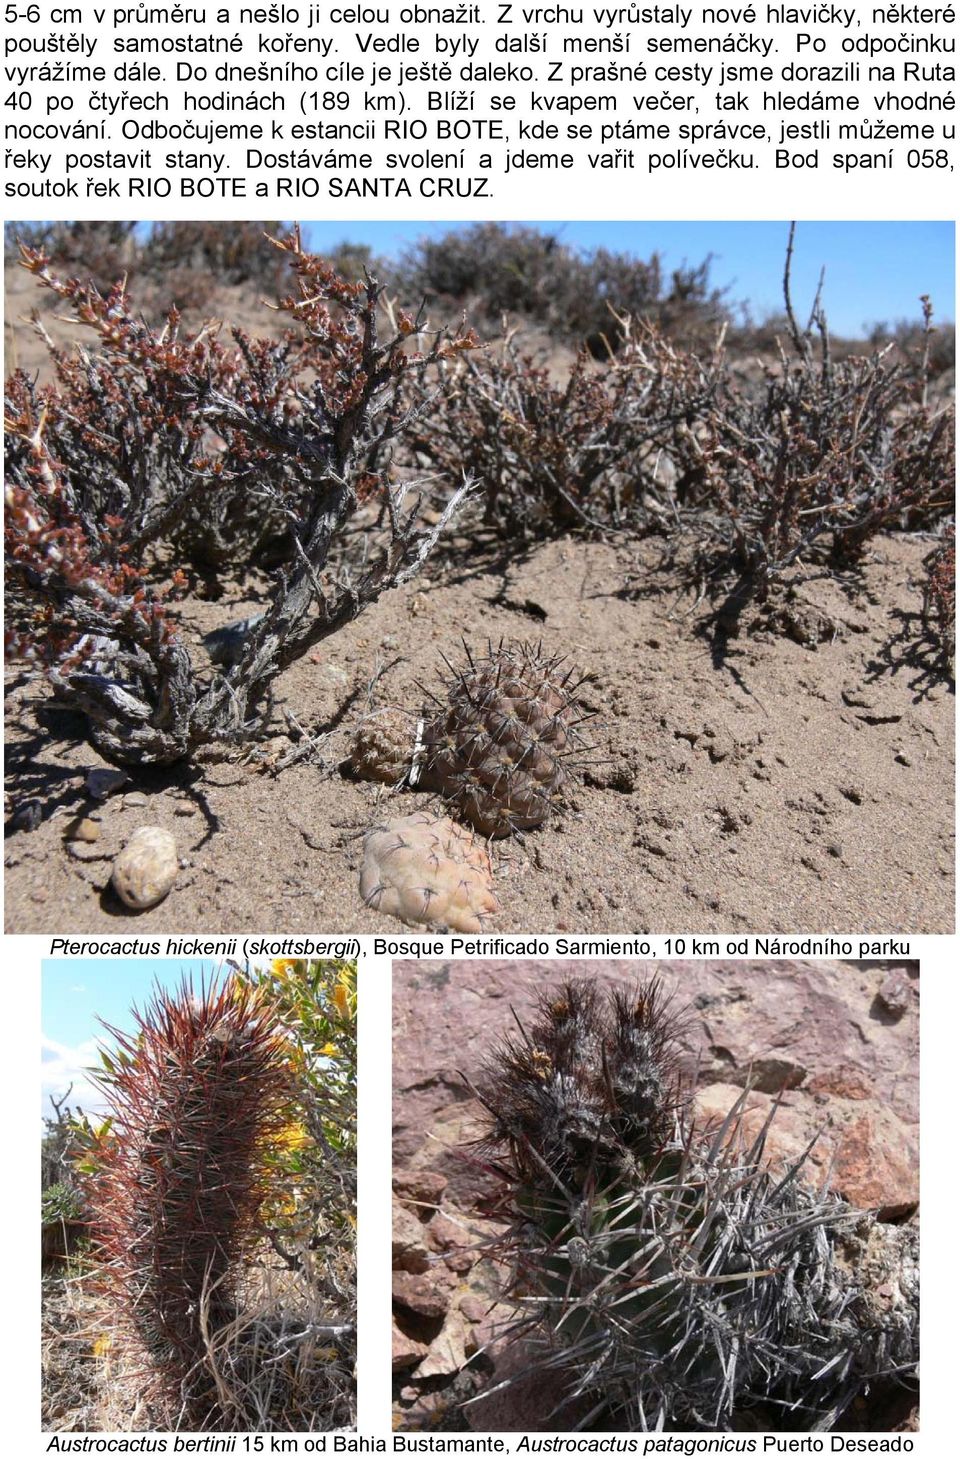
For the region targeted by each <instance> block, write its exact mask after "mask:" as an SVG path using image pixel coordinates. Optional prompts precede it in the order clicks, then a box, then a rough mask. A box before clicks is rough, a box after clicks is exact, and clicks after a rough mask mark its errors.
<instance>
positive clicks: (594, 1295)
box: [477, 981, 918, 1431]
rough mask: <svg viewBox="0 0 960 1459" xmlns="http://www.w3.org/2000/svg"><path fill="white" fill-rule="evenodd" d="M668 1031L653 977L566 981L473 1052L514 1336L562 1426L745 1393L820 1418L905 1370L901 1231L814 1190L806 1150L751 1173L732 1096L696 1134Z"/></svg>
mask: <svg viewBox="0 0 960 1459" xmlns="http://www.w3.org/2000/svg"><path fill="white" fill-rule="evenodd" d="M676 1031H677V1018H676V1014H675V1013H674V1011H673V1010H672V1008H671V1005H670V1001H669V999H666V998H665V997H664V996H663V993H662V990H661V986H660V984H659V983H657V982H656V981H653V982H649V983H646V984H641V985H639V986H638V988H637V990H636V993H635V995H634V996H633V997H628V996H626V995H624V994H622V993H615V994H613V995H612V997H611V998H610V999H609V1000H604V999H602V998H601V996H600V995H599V994H598V992H597V990H596V987H595V986H594V985H593V984H591V983H588V982H571V983H568V984H566V985H564V986H563V987H562V988H561V989H560V990H559V991H557V992H555V993H552V994H551V993H547V994H544V995H543V996H542V997H541V1000H540V1006H539V1012H538V1016H537V1018H536V1021H535V1022H534V1024H533V1026H532V1027H531V1028H530V1030H529V1032H526V1031H523V1030H521V1034H520V1036H519V1037H517V1036H516V1035H514V1036H511V1037H509V1038H508V1039H507V1040H506V1041H505V1042H503V1043H502V1044H501V1045H500V1047H499V1048H498V1049H497V1050H496V1052H495V1054H494V1055H493V1057H492V1059H491V1061H490V1062H489V1064H488V1067H487V1070H486V1074H485V1077H484V1079H483V1081H482V1082H481V1086H480V1088H479V1090H478V1091H477V1093H478V1096H479V1098H480V1100H481V1102H482V1103H483V1105H484V1107H485V1109H486V1111H487V1113H488V1131H487V1135H486V1139H485V1141H484V1144H485V1147H486V1149H487V1152H488V1154H489V1155H490V1156H492V1160H493V1168H494V1171H495V1172H496V1173H497V1174H498V1175H499V1176H500V1177H501V1178H502V1180H503V1182H504V1185H503V1191H502V1194H501V1198H500V1201H499V1204H498V1206H497V1208H496V1210H497V1214H498V1216H499V1217H500V1218H501V1219H503V1218H505V1219H506V1220H507V1221H508V1223H509V1225H508V1228H507V1231H506V1234H505V1235H504V1236H503V1237H502V1238H500V1239H499V1240H498V1241H497V1242H496V1243H495V1244H494V1249H495V1251H497V1252H498V1253H499V1255H500V1256H501V1258H505V1259H507V1260H508V1261H509V1262H510V1263H511V1265H512V1267H513V1270H514V1281H513V1284H512V1286H511V1289H510V1292H509V1294H508V1295H509V1296H512V1297H513V1298H514V1299H515V1301H516V1304H517V1312H518V1318H517V1326H516V1330H515V1331H516V1335H517V1336H518V1337H519V1336H520V1335H523V1336H524V1337H525V1338H526V1340H527V1342H528V1343H529V1341H530V1335H531V1333H534V1334H536V1335H537V1337H536V1342H535V1346H534V1349H533V1351H530V1350H529V1349H528V1353H527V1356H528V1357H529V1359H530V1362H536V1358H535V1356H534V1353H535V1351H536V1346H537V1345H538V1346H539V1347H540V1348H541V1350H542V1354H543V1356H542V1359H541V1361H542V1365H543V1370H544V1372H545V1373H548V1374H549V1375H551V1377H552V1379H553V1382H554V1383H556V1382H557V1380H558V1379H559V1381H560V1383H561V1384H562V1383H563V1382H564V1380H566V1387H565V1392H564V1394H563V1396H562V1397H561V1398H560V1400H559V1402H558V1405H557V1409H555V1410H554V1412H555V1413H556V1412H564V1411H565V1412H566V1413H567V1414H568V1420H567V1421H568V1422H569V1413H570V1409H569V1408H567V1407H566V1406H567V1405H568V1404H569V1405H572V1407H573V1411H574V1414H576V1415H577V1416H579V1417H580V1418H581V1422H582V1423H583V1424H586V1423H590V1424H591V1425H594V1424H599V1426H600V1427H614V1426H624V1427H627V1428H632V1429H639V1430H644V1431H645V1430H648V1429H660V1428H686V1429H725V1428H730V1427H731V1426H734V1425H736V1426H739V1423H740V1421H741V1420H740V1416H741V1415H743V1414H744V1413H745V1412H746V1411H747V1410H751V1409H752V1410H754V1413H755V1415H759V1423H760V1426H761V1427H763V1426H767V1427H777V1428H780V1427H785V1426H786V1427H799V1428H804V1429H814V1430H819V1429H825V1428H829V1427H832V1426H834V1425H836V1423H837V1421H838V1419H839V1418H840V1416H841V1415H842V1414H843V1413H844V1411H845V1410H846V1409H847V1407H848V1406H849V1405H850V1404H851V1403H852V1402H853V1400H854V1399H855V1398H856V1397H857V1396H858V1395H859V1394H861V1393H863V1392H864V1391H866V1389H867V1388H868V1387H869V1386H870V1385H871V1384H872V1383H873V1382H874V1381H875V1380H878V1379H880V1378H891V1377H895V1376H898V1375H905V1374H909V1373H911V1372H912V1370H913V1369H914V1367H915V1365H916V1361H917V1348H918V1337H917V1333H918V1277H917V1233H916V1229H915V1228H913V1227H891V1226H883V1225H882V1224H881V1223H879V1222H877V1220H876V1219H875V1218H874V1217H873V1216H872V1215H871V1214H869V1213H865V1212H861V1211H855V1210H852V1209H851V1208H850V1207H848V1206H846V1205H845V1204H844V1203H843V1202H842V1201H841V1200H839V1199H838V1198H836V1197H834V1196H829V1195H827V1194H826V1193H825V1192H823V1191H822V1190H821V1191H819V1192H817V1191H814V1190H813V1189H811V1188H810V1187H808V1186H807V1185H805V1184H804V1183H803V1180H802V1173H803V1170H804V1165H805V1159H806V1157H805V1156H804V1157H803V1158H802V1159H801V1160H799V1161H797V1162H796V1163H795V1164H794V1165H792V1166H791V1167H790V1168H789V1169H787V1170H785V1171H781V1172H774V1171H772V1170H769V1169H767V1168H766V1167H765V1165H764V1161H763V1152H764V1142H765V1139H766V1134H767V1130H768V1128H769V1121H768V1124H767V1126H766V1127H765V1128H764V1129H763V1130H762V1131H761V1133H760V1135H759V1136H758V1137H757V1139H756V1140H755V1141H754V1142H753V1143H752V1145H750V1146H749V1148H747V1147H746V1142H745V1140H744V1138H743V1134H742V1112H743V1108H744V1104H745V1102H746V1098H747V1091H744V1094H743V1095H742V1096H741V1098H740V1100H738V1102H737V1104H736V1105H735V1106H734V1108H733V1109H732V1110H731V1112H730V1114H729V1115H728V1116H727V1118H726V1120H724V1121H723V1122H722V1124H720V1125H719V1127H717V1128H714V1129H706V1130H700V1129H697V1128H696V1127H695V1125H694V1123H693V1119H692V1116H691V1113H690V1091H689V1090H688V1089H685V1088H684V1087H683V1086H682V1085H681V1081H680V1079H679V1077H678V1073H677V1060H676V1045H675V1042H674V1038H675V1034H676ZM764 1414H765V1415H766V1420H764V1417H763V1415H764ZM756 1421H757V1419H756V1418H755V1419H754V1420H753V1422H754V1423H755V1422H756Z"/></svg>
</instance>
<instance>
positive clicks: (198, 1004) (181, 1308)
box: [89, 979, 289, 1429]
mask: <svg viewBox="0 0 960 1459" xmlns="http://www.w3.org/2000/svg"><path fill="white" fill-rule="evenodd" d="M134 1017H135V1020H136V1025H137V1027H136V1030H135V1032H134V1033H132V1034H129V1035H127V1034H122V1033H120V1032H118V1031H117V1030H116V1029H109V1030H108V1031H109V1032H110V1033H111V1034H112V1035H113V1037H114V1039H115V1040H116V1052H115V1053H114V1054H112V1055H107V1056H105V1058H104V1066H105V1073H104V1074H103V1075H102V1076H101V1077H100V1079H99V1083H100V1086H101V1088H102V1089H103V1091H104V1093H105V1095H106V1098H107V1102H108V1109H109V1113H110V1115H111V1117H112V1125H111V1128H110V1133H109V1136H108V1138H107V1139H106V1140H105V1141H103V1142H102V1144H101V1148H100V1150H99V1151H98V1158H97V1161H96V1169H95V1171H94V1173H93V1174H92V1175H91V1177H90V1190H89V1194H90V1201H91V1209H92V1210H93V1213H94V1220H93V1224H94V1229H95V1233H96V1235H97V1237H98V1239H99V1243H100V1247H101V1254H102V1256H103V1258H104V1262H103V1267H102V1271H103V1281H104V1285H105V1288H106V1293H107V1295H108V1298H109V1300H110V1303H111V1306H112V1309H113V1311H114V1313H115V1316H116V1319H117V1321H118V1324H119V1325H120V1327H121V1328H122V1329H125V1330H126V1331H127V1332H128V1333H129V1335H130V1336H131V1337H132V1338H133V1339H134V1341H135V1343H136V1344H137V1346H138V1347H139V1349H140V1350H142V1352H143V1353H144V1355H145V1358H146V1361H147V1366H148V1372H149V1376H150V1380H151V1393H150V1397H151V1398H152V1399H153V1401H154V1403H155V1404H156V1406H157V1408H158V1409H159V1411H160V1412H162V1413H163V1414H164V1415H165V1419H166V1422H167V1423H168V1424H169V1425H171V1426H172V1425H174V1424H175V1425H177V1426H183V1427H187V1428H193V1429H205V1428H218V1427H223V1426H227V1427H230V1426H232V1423H226V1424H225V1420H226V1415H224V1414H223V1413H222V1412H221V1411H220V1408H219V1404H218V1386H217V1379H216V1373H215V1371H214V1368H215V1364H214V1362H213V1359H212V1347H213V1345H215V1342H216V1337H217V1334H218V1333H220V1332H222V1331H223V1330H224V1329H225V1328H227V1327H228V1325H229V1324H230V1323H231V1321H232V1320H233V1318H234V1316H235V1313H236V1306H235V1300H234V1281H235V1278H236V1276H237V1274H238V1269H239V1267H240V1264H241V1262H242V1260H243V1258H244V1257H245V1256H247V1255H249V1253H250V1249H251V1245H252V1243H253V1242H254V1241H255V1240H256V1238H257V1232H258V1214H259V1210H260V1206H261V1203H262V1201H263V1199H264V1197H265V1195H266V1194H267V1185H266V1168H265V1166H264V1163H263V1159H262V1156H263V1152H264V1149H265V1146H266V1143H267V1142H268V1141H269V1139H270V1138H271V1136H273V1135H274V1134H275V1133H276V1132H277V1131H278V1130H279V1129H280V1127H281V1124H282V1121H283V1119H284V1108H285V1104H286V1101H287V1099H288V1097H289V1087H288V1081H287V1064H286V1051H285V1046H284V1042H283V1038H282V1035H281V1034H280V1032H279V1030H278V1026H277V1023H276V1020H275V1017H274V1014H273V1012H272V1010H271V1008H270V1006H269V1005H268V1004H267V1003H265V1002H264V1001H263V1000H262V999H261V998H260V997H259V996H258V995H257V994H256V993H255V992H254V991H253V990H252V989H250V988H249V987H246V986H243V985H241V984H240V983H239V982H238V981H236V980H234V979H228V980H227V981H225V982H224V983H222V984H221V985H220V986H219V987H217V986H216V985H212V986H209V987H205V988H202V989H201V991H200V993H199V995H198V996H194V993H193V991H192V988H191V987H190V985H189V984H187V983H184V984H183V985H182V986H181V988H180V990H179V992H178V993H176V994H174V995H170V994H167V993H165V992H162V991H159V990H158V991H157V992H156V993H155V994H154V996H153V998H152V1001H151V1002H150V1003H149V1005H148V1006H147V1007H146V1008H145V1010H144V1011H143V1012H141V1013H138V1012H136V1011H135V1012H134Z"/></svg>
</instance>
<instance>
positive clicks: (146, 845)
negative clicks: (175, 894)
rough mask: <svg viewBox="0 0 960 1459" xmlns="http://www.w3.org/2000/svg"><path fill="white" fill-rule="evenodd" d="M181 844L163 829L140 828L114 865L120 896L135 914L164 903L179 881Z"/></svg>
mask: <svg viewBox="0 0 960 1459" xmlns="http://www.w3.org/2000/svg"><path fill="white" fill-rule="evenodd" d="M178 870H179V862H178V859H177V843H176V841H175V840H174V839H173V836H172V835H171V834H170V832H169V831H165V830H164V829H163V828H162V827H161V826H140V827H139V829H138V830H136V831H134V833H133V835H132V836H131V837H130V840H129V841H128V842H127V844H126V846H124V848H123V850H122V851H121V852H120V855H119V856H118V857H117V859H116V861H115V862H114V863H113V877H112V880H113V885H114V889H115V890H116V893H117V896H118V897H119V898H120V900H121V901H122V902H123V903H124V904H125V905H126V906H128V907H131V908H132V909H133V910H134V911H135V912H143V911H146V909H147V908H148V907H155V906H156V904H157V903H158V902H162V901H163V899H164V897H165V896H166V895H167V893H168V892H169V891H170V888H171V887H172V886H173V884H174V882H175V881H176V879H177V871H178Z"/></svg>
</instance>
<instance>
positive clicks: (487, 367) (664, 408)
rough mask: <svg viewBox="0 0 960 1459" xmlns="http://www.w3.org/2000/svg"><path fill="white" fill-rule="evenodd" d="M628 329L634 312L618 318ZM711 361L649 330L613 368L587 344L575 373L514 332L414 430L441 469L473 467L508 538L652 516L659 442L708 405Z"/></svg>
mask: <svg viewBox="0 0 960 1459" xmlns="http://www.w3.org/2000/svg"><path fill="white" fill-rule="evenodd" d="M619 324H620V327H621V328H622V329H623V330H624V333H625V335H626V333H627V331H628V330H629V328H630V325H629V322H628V321H619ZM714 385H715V381H714V377H713V370H712V366H710V365H702V364H701V363H700V362H699V361H698V360H696V359H695V358H694V357H693V356H691V355H688V354H685V353H683V352H681V351H677V350H675V349H674V348H673V347H672V346H671V345H669V344H668V343H667V341H666V340H665V339H664V338H663V337H662V336H661V335H659V334H658V333H657V332H655V331H654V330H652V329H645V328H641V329H639V330H638V331H636V332H635V335H634V336H631V338H630V342H629V344H628V346H627V347H626V348H625V349H624V350H623V351H622V352H621V354H620V355H619V356H617V357H616V358H615V359H612V360H611V361H610V363H609V364H608V366H607V368H606V369H602V370H601V369H598V368H596V367H594V366H593V365H592V364H591V362H590V360H589V358H588V356H587V355H586V353H585V352H583V351H581V352H580V354H579V355H578V356H577V358H576V360H575V362H574V363H573V364H572V365H571V366H570V368H569V370H568V372H567V376H566V380H565V381H561V382H560V383H554V380H553V378H552V376H551V373H550V370H549V369H548V368H547V366H546V364H545V363H544V362H543V361H539V362H538V361H537V360H535V359H534V358H533V356H531V355H529V354H526V353H524V352H523V351H522V350H521V349H520V348H519V346H518V345H517V343H516V339H515V337H512V336H510V337H508V338H507V339H506V340H505V342H504V343H503V345H502V347H500V348H499V349H497V351H496V352H495V353H492V354H491V355H489V356H484V357H478V358H475V359H465V360H463V361H462V362H461V363H460V365H459V366H458V368H457V371H456V373H455V375H454V378H453V383H452V386H451V388H450V389H449V390H448V391H447V392H446V393H445V394H444V395H443V396H442V397H440V398H438V400H437V402H436V404H435V406H434V408H433V409H432V411H431V412H430V413H429V414H428V415H426V416H425V417H424V419H423V422H422V425H421V427H420V428H419V429H418V431H417V432H416V435H415V437H414V445H415V446H416V449H417V451H418V452H419V453H420V454H421V455H422V456H423V457H425V458H426V459H427V460H428V461H430V462H431V463H432V464H433V465H435V466H437V467H438V468H439V469H440V470H442V471H443V472H445V473H446V472H451V471H462V472H466V473H467V474H468V475H470V476H475V477H476V478H477V479H478V480H479V481H480V482H481V483H482V487H483V493H484V518H485V522H486V524H487V525H488V526H490V527H492V528H494V529H495V530H496V531H497V532H498V533H499V534H501V535H503V536H504V537H505V538H513V539H515V538H516V537H517V536H518V535H519V536H520V537H522V538H526V539H530V538H539V537H546V536H552V535H555V534H557V533H562V532H566V531H569V530H570V529H571V528H577V527H589V528H606V527H610V526H620V525H624V524H626V523H627V522H631V523H633V524H639V525H643V524H645V523H646V522H648V521H649V519H650V516H651V513H655V512H656V510H657V504H658V501H659V500H660V499H661V498H662V497H663V494H664V492H663V486H662V483H661V482H660V481H659V480H658V476H657V448H658V444H659V443H660V442H661V441H664V440H666V439H668V438H670V437H671V436H672V434H673V432H674V431H675V429H676V428H678V427H679V426H680V425H681V424H683V423H686V422H692V421H694V420H695V419H696V418H697V416H698V414H699V413H700V412H701V411H702V410H703V409H704V408H705V407H706V405H707V402H708V401H709V399H710V397H711V395H712V392H713V389H714Z"/></svg>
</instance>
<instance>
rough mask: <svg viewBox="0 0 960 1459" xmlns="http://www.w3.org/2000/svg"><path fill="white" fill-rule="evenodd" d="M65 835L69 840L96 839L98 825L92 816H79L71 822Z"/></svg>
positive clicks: (97, 836) (98, 835)
mask: <svg viewBox="0 0 960 1459" xmlns="http://www.w3.org/2000/svg"><path fill="white" fill-rule="evenodd" d="M67 836H68V839H69V840H71V841H98V840H99V839H100V827H99V825H98V824H97V822H96V821H95V820H93V819H92V817H90V816H80V817H79V818H78V819H77V820H75V821H73V822H72V824H71V826H70V828H69V830H68V832H67Z"/></svg>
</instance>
